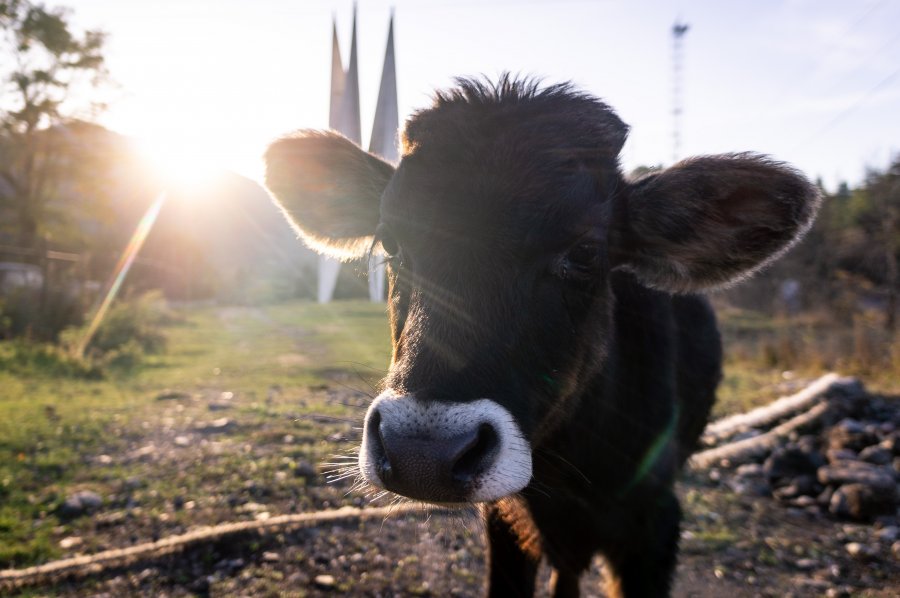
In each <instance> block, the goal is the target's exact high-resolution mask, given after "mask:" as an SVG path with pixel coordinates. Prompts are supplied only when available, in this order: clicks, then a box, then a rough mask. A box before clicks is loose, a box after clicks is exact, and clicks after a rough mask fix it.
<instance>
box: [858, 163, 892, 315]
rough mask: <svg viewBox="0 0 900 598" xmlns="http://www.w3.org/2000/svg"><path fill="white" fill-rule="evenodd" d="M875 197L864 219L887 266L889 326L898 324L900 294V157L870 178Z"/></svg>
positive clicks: (885, 266) (881, 264) (885, 274)
mask: <svg viewBox="0 0 900 598" xmlns="http://www.w3.org/2000/svg"><path fill="white" fill-rule="evenodd" d="M866 187H867V188H868V192H869V195H870V197H871V203H872V210H871V212H870V213H869V214H866V216H867V217H866V218H863V219H861V224H862V225H863V227H864V228H865V229H866V231H867V232H868V233H869V235H868V236H869V239H870V241H871V242H872V245H873V248H872V249H873V251H874V252H876V253H877V254H879V255H878V256H877V258H879V259H878V261H879V262H880V266H881V267H883V268H884V270H883V272H884V284H885V286H886V287H887V301H886V304H885V318H884V322H885V328H887V329H888V330H891V331H893V330H895V329H896V326H897V299H898V297H897V295H898V293H900V288H898V287H900V271H898V270H900V268H898V261H900V156H897V158H895V159H894V161H893V163H892V164H891V165H890V166H889V167H888V168H887V170H885V171H884V172H872V173H870V175H869V177H868V180H867V181H866Z"/></svg>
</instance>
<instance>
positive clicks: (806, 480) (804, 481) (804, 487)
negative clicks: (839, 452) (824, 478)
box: [772, 475, 822, 501]
mask: <svg viewBox="0 0 900 598" xmlns="http://www.w3.org/2000/svg"><path fill="white" fill-rule="evenodd" d="M820 492H822V486H821V485H820V484H819V483H818V482H817V481H816V478H815V476H813V475H802V476H798V477H796V478H794V479H793V480H792V481H791V483H790V484H788V485H787V486H782V487H781V488H778V489H777V490H775V491H774V492H773V493H772V495H773V496H774V497H775V498H777V499H778V500H782V501H783V500H790V499H792V498H797V497H798V496H815V495H818V494H819V493H820Z"/></svg>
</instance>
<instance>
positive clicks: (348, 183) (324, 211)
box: [265, 131, 394, 260]
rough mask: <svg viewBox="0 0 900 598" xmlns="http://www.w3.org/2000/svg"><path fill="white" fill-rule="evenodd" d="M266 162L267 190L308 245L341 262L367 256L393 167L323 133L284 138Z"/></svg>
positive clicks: (305, 132) (270, 148)
mask: <svg viewBox="0 0 900 598" xmlns="http://www.w3.org/2000/svg"><path fill="white" fill-rule="evenodd" d="M265 160H266V187H268V188H269V191H270V192H271V193H272V195H273V196H274V197H275V201H276V203H277V204H278V206H279V207H280V208H281V210H282V212H283V213H284V215H285V217H286V218H287V219H288V222H290V224H291V226H292V227H293V228H294V230H295V231H297V233H299V235H300V236H301V237H302V238H303V240H304V241H305V242H306V244H307V245H309V246H310V247H311V248H312V249H314V250H316V251H318V252H319V253H323V254H326V255H330V256H332V257H336V258H339V259H344V260H347V259H353V258H357V257H361V256H362V255H364V254H365V252H366V251H367V250H368V249H369V247H370V245H371V242H372V236H373V235H374V234H375V228H376V227H377V226H378V220H379V210H380V206H381V194H382V192H383V191H384V189H385V187H387V185H388V182H389V181H390V180H391V177H392V176H393V174H394V167H393V166H391V165H390V164H388V163H387V162H384V161H383V160H381V159H379V158H377V157H375V156H373V155H372V154H369V153H367V152H364V151H363V150H361V149H360V148H359V147H358V146H357V145H356V144H354V143H353V142H352V141H350V140H349V139H347V138H346V137H343V136H341V135H339V134H337V133H334V132H324V131H299V132H297V133H294V134H292V135H290V136H287V137H283V138H282V139H279V140H278V141H276V142H275V143H273V144H272V145H270V146H269V149H268V150H267V151H266V156H265Z"/></svg>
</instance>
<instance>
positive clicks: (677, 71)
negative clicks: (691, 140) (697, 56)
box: [672, 21, 689, 162]
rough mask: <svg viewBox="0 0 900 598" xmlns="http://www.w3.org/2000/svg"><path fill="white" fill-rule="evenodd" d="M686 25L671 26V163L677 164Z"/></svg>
mask: <svg viewBox="0 0 900 598" xmlns="http://www.w3.org/2000/svg"><path fill="white" fill-rule="evenodd" d="M688 27H689V26H688V24H687V23H681V22H679V21H675V24H674V25H672V161H673V162H678V159H679V158H680V157H681V115H682V113H683V112H684V106H683V105H682V97H681V87H682V81H681V77H682V69H683V61H684V55H683V47H682V45H683V40H684V35H685V34H686V33H687V31H688Z"/></svg>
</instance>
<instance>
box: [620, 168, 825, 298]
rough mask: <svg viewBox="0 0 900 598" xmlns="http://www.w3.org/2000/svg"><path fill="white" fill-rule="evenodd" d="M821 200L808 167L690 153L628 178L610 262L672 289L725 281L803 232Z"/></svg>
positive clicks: (742, 273) (773, 254) (740, 275)
mask: <svg viewBox="0 0 900 598" xmlns="http://www.w3.org/2000/svg"><path fill="white" fill-rule="evenodd" d="M819 202H820V197H819V192H818V190H817V189H816V188H815V187H814V186H813V185H812V184H810V182H809V181H808V180H807V179H806V178H805V177H803V175H801V174H800V173H798V172H796V171H795V170H793V169H792V168H790V167H788V166H786V165H785V164H782V163H779V162H775V161H772V160H770V159H768V158H766V157H764V156H759V155H755V154H727V155H721V156H704V157H699V158H692V159H689V160H685V161H683V162H680V163H678V164H676V165H675V166H672V167H671V168H668V169H666V170H663V171H661V172H657V173H654V174H650V175H648V176H646V177H644V178H642V179H639V180H637V181H635V182H633V183H630V184H629V185H628V187H627V189H625V190H624V193H622V194H621V195H620V196H619V197H618V198H617V199H616V203H615V204H614V208H613V219H612V223H611V232H610V256H611V260H612V265H614V266H616V267H620V268H624V269H627V270H630V271H632V272H634V274H635V275H636V276H637V277H638V278H639V279H640V280H641V281H642V282H643V283H644V284H646V285H648V286H651V287H654V288H657V289H661V290H665V291H669V292H676V293H682V292H693V291H701V290H704V289H710V288H715V287H721V286H727V285H728V284H730V283H732V282H735V281H737V280H740V279H742V278H744V277H746V276H748V275H750V274H751V273H753V272H755V271H756V270H758V269H759V268H762V267H763V266H765V265H766V264H768V263H769V262H771V261H772V260H774V259H775V258H777V257H778V256H779V255H781V254H782V253H783V252H784V251H786V250H787V249H788V248H789V247H790V246H791V245H793V244H794V242H796V241H797V239H799V238H800V237H801V236H803V233H805V232H806V230H807V229H808V228H809V227H810V226H811V224H812V221H813V219H814V217H815V214H816V211H817V210H818V207H819Z"/></svg>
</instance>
